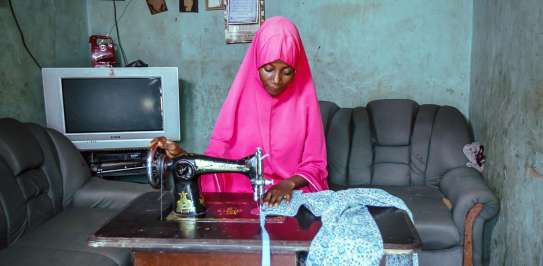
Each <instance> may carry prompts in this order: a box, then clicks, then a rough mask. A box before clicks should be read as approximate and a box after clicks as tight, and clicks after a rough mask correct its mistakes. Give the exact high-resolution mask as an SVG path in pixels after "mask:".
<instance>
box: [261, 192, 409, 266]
mask: <svg viewBox="0 0 543 266" xmlns="http://www.w3.org/2000/svg"><path fill="white" fill-rule="evenodd" d="M302 205H304V206H305V207H306V208H307V209H308V210H309V211H311V212H312V213H313V215H315V216H320V217H321V222H322V226H321V228H320V230H319V232H318V233H317V235H316V236H315V238H314V239H313V241H312V242H311V245H310V247H309V253H308V255H307V259H306V262H305V263H306V265H308V266H311V265H368V266H370V265H371V266H373V265H379V263H380V262H381V258H382V257H383V255H384V247H383V239H382V238H381V233H380V231H379V228H378V227H377V224H376V223H375V221H374V219H373V217H372V215H371V213H370V212H369V210H368V208H367V206H376V207H396V208H398V209H401V210H404V211H406V212H407V214H408V215H409V217H410V218H411V220H413V217H412V214H411V211H410V210H409V208H407V206H406V205H405V203H404V202H403V201H402V200H401V199H400V198H397V197H395V196H392V195H390V194H389V193H387V192H386V191H384V190H381V189H371V188H354V189H347V190H341V191H337V192H335V191H331V190H326V191H320V192H315V193H302V192H301V191H294V193H293V195H292V200H291V201H290V203H288V204H287V203H282V204H279V205H278V206H276V207H263V208H262V210H261V215H260V220H261V228H262V242H263V246H262V265H263V266H267V265H270V243H269V236H268V233H267V232H266V230H265V227H264V221H265V217H266V215H285V216H294V215H296V213H297V212H298V209H299V208H300V207H301V206H302ZM386 265H387V266H400V265H401V266H404V265H405V266H407V265H409V266H411V265H413V266H417V265H418V257H417V254H416V253H413V254H406V255H387V256H386Z"/></svg>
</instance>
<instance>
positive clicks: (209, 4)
mask: <svg viewBox="0 0 543 266" xmlns="http://www.w3.org/2000/svg"><path fill="white" fill-rule="evenodd" d="M206 10H224V2H223V0H206Z"/></svg>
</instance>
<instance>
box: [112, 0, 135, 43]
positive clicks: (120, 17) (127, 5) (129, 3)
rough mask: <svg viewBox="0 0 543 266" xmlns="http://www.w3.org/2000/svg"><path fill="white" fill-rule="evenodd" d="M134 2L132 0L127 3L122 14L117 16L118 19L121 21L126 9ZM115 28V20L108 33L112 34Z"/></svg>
mask: <svg viewBox="0 0 543 266" xmlns="http://www.w3.org/2000/svg"><path fill="white" fill-rule="evenodd" d="M132 2H134V0H130V1H129V2H128V4H126V5H125V6H124V9H123V11H122V12H121V15H120V16H119V17H118V18H117V20H118V21H121V19H123V17H124V14H125V13H126V11H127V10H128V7H129V6H130V5H131V4H132ZM113 28H115V22H113V23H111V26H110V27H109V31H108V33H107V35H109V36H111V32H113Z"/></svg>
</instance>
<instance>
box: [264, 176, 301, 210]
mask: <svg viewBox="0 0 543 266" xmlns="http://www.w3.org/2000/svg"><path fill="white" fill-rule="evenodd" d="M295 188H296V183H295V182H294V181H292V180H289V179H284V180H281V182H279V183H278V184H275V185H273V186H272V187H271V188H270V189H268V191H267V192H266V194H264V197H262V201H263V202H264V204H266V205H268V206H270V207H275V206H277V205H279V203H281V201H282V200H284V201H286V202H289V201H290V199H291V197H292V190H294V189H295Z"/></svg>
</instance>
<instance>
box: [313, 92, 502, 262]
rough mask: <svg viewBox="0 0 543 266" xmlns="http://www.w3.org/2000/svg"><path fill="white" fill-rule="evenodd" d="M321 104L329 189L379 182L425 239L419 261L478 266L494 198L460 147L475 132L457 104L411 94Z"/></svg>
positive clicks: (495, 202) (493, 210)
mask: <svg viewBox="0 0 543 266" xmlns="http://www.w3.org/2000/svg"><path fill="white" fill-rule="evenodd" d="M320 108H321V114H322V119H323V121H324V127H325V135H326V140H327V149H328V170H329V177H328V182H329V185H330V187H331V189H334V190H339V189H347V188H353V187H379V188H383V189H384V190H386V191H388V192H389V193H391V194H394V195H396V196H398V197H400V198H402V199H403V200H404V201H405V203H406V204H407V205H408V206H409V208H410V209H411V210H412V212H413V215H414V221H415V227H416V229H417V231H418V233H419V236H420V238H421V240H422V244H423V248H422V249H423V250H422V252H421V253H420V255H419V258H420V259H419V260H420V264H421V265H423V266H429V265H440V266H441V265H462V264H464V265H481V256H482V248H483V244H482V238H483V226H484V224H485V221H487V220H488V219H490V218H491V217H493V216H494V215H496V213H497V211H498V202H497V200H496V198H495V197H494V195H493V193H492V192H491V191H490V190H489V189H488V187H487V186H486V185H485V182H484V179H483V177H482V176H481V174H480V173H479V172H478V171H476V170H475V169H473V168H469V167H466V162H467V159H466V157H465V155H464V154H463V152H462V148H463V146H464V145H465V144H468V143H471V142H472V141H473V136H472V131H471V128H470V127H469V124H468V123H467V122H466V119H465V118H464V116H463V115H462V114H461V113H460V112H459V111H458V110H457V109H455V108H453V107H450V106H437V105H419V104H417V103H416V102H414V101H411V100H377V101H372V102H370V103H368V105H367V106H366V107H357V108H339V107H338V106H337V105H336V104H334V103H331V102H320ZM465 233H466V235H467V236H466V237H464V234H465ZM464 258H465V259H464Z"/></svg>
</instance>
